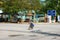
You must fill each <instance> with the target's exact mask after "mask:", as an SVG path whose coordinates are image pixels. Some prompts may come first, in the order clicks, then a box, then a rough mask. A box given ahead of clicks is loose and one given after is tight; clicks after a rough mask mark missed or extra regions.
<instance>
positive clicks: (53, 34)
mask: <svg viewBox="0 0 60 40" xmlns="http://www.w3.org/2000/svg"><path fill="white" fill-rule="evenodd" d="M31 32H32V33H38V34H44V35H48V36H59V37H60V34H55V33H48V32H41V31H40V30H35V31H31Z"/></svg>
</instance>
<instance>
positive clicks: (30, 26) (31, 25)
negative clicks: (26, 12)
mask: <svg viewBox="0 0 60 40" xmlns="http://www.w3.org/2000/svg"><path fill="white" fill-rule="evenodd" d="M33 27H34V24H33V23H32V22H30V25H29V28H28V30H31V29H33Z"/></svg>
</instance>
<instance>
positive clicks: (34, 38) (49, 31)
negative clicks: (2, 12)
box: [0, 23, 60, 40]
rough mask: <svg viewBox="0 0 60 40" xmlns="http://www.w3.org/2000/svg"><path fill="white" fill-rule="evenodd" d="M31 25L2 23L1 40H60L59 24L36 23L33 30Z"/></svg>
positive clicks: (0, 26) (0, 24)
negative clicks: (30, 27) (30, 28)
mask: <svg viewBox="0 0 60 40" xmlns="http://www.w3.org/2000/svg"><path fill="white" fill-rule="evenodd" d="M28 26H29V24H26V23H24V24H14V23H0V40H60V24H59V23H52V24H49V23H38V24H36V23H35V27H34V29H32V30H27V29H28Z"/></svg>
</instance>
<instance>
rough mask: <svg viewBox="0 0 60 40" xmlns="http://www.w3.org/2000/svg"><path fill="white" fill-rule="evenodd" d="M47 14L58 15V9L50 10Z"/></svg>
mask: <svg viewBox="0 0 60 40" xmlns="http://www.w3.org/2000/svg"><path fill="white" fill-rule="evenodd" d="M47 14H48V15H50V16H56V10H48V11H47Z"/></svg>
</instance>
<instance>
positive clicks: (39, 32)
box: [0, 29, 60, 37]
mask: <svg viewBox="0 0 60 40" xmlns="http://www.w3.org/2000/svg"><path fill="white" fill-rule="evenodd" d="M0 31H11V32H22V33H37V34H44V35H48V36H59V37H60V34H55V33H48V32H42V31H40V30H32V31H21V30H6V29H5V30H4V29H0Z"/></svg>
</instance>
